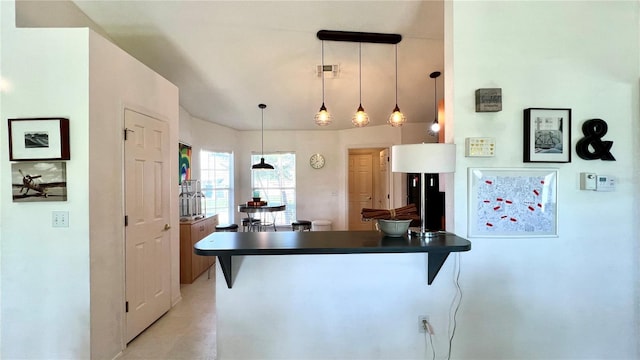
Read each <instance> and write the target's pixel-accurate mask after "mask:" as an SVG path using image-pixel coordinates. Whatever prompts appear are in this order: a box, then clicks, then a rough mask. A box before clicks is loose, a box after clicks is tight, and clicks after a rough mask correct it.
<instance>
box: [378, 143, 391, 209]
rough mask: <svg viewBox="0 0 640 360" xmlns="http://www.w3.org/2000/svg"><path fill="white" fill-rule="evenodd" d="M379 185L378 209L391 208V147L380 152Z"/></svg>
mask: <svg viewBox="0 0 640 360" xmlns="http://www.w3.org/2000/svg"><path fill="white" fill-rule="evenodd" d="M378 155H379V166H378V181H377V183H378V185H377V186H376V197H375V199H376V205H375V208H376V209H390V206H389V191H390V190H389V149H384V150H381V151H380V152H379V154H378Z"/></svg>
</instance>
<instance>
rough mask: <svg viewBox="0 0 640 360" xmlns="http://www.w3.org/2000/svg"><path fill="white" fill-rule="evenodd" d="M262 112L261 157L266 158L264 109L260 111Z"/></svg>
mask: <svg viewBox="0 0 640 360" xmlns="http://www.w3.org/2000/svg"><path fill="white" fill-rule="evenodd" d="M260 110H261V111H262V131H261V132H260V133H261V134H262V136H261V137H260V139H261V140H260V144H261V145H260V155H261V157H262V158H264V108H262V109H260Z"/></svg>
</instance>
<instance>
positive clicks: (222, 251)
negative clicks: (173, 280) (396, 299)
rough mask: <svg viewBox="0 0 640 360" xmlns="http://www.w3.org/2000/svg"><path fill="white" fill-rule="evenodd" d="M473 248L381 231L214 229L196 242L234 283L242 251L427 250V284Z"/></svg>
mask: <svg viewBox="0 0 640 360" xmlns="http://www.w3.org/2000/svg"><path fill="white" fill-rule="evenodd" d="M469 250H471V242H470V241H469V240H466V239H464V238H461V237H459V236H456V235H455V234H451V233H441V234H439V235H437V236H436V237H433V238H427V239H419V238H411V237H407V236H405V237H385V236H383V235H382V233H381V232H378V231H303V232H297V231H280V232H215V233H213V234H211V235H209V236H207V237H205V238H204V239H202V240H200V241H198V242H197V243H196V244H195V245H194V249H193V251H194V253H195V254H197V255H202V256H217V257H218V260H219V261H218V262H219V263H220V267H221V269H222V272H223V274H224V277H225V280H226V282H227V287H228V288H231V287H232V285H233V274H232V266H231V259H232V257H233V256H240V255H304V254H370V253H428V259H429V262H428V276H427V277H428V279H427V281H428V284H431V283H432V282H433V280H434V279H435V277H436V275H437V274H438V271H440V268H441V267H442V265H443V264H444V262H445V260H446V259H447V257H448V256H449V254H450V253H452V252H461V251H469Z"/></svg>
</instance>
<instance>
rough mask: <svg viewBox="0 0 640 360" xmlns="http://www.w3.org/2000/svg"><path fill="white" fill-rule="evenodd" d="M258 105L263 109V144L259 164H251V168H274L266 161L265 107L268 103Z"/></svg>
mask: <svg viewBox="0 0 640 360" xmlns="http://www.w3.org/2000/svg"><path fill="white" fill-rule="evenodd" d="M258 107H259V108H260V110H261V111H262V131H261V134H262V141H261V143H262V145H261V153H260V154H261V156H260V162H259V163H257V164H253V165H252V166H251V169H256V170H257V169H262V170H273V165H271V164H267V163H266V162H264V108H266V107H267V105H265V104H258Z"/></svg>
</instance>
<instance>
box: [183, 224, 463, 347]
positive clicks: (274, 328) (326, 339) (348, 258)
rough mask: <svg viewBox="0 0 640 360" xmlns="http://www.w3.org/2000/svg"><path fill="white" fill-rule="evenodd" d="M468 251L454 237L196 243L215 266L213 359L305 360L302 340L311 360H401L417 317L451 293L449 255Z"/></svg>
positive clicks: (285, 236) (361, 235) (284, 234)
mask: <svg viewBox="0 0 640 360" xmlns="http://www.w3.org/2000/svg"><path fill="white" fill-rule="evenodd" d="M470 249H471V243H470V242H469V241H468V240H466V239H463V238H461V237H458V236H456V235H454V234H442V235H440V236H438V237H436V238H434V239H431V241H428V242H427V241H424V240H422V241H421V240H420V239H416V238H408V237H398V238H388V237H383V236H382V233H380V232H376V231H311V232H291V231H279V232H238V233H222V232H217V233H214V234H211V235H210V236H208V237H206V238H204V239H202V240H201V241H199V242H198V243H196V245H195V246H194V252H195V253H196V254H198V255H208V256H217V257H218V261H216V262H217V263H218V264H220V266H217V268H216V271H215V277H216V285H215V286H216V291H215V293H216V295H215V296H216V300H215V301H216V331H217V346H218V349H217V355H218V359H310V358H311V357H310V356H309V354H310V351H311V350H310V348H309V347H308V345H306V343H305V341H301V339H307V341H308V339H312V341H313V343H314V344H315V345H314V346H313V352H314V354H315V357H313V358H315V359H321V358H322V359H364V358H369V359H370V358H373V355H372V354H378V358H402V357H403V356H404V355H408V354H409V352H410V351H412V350H411V349H410V347H407V346H406V343H407V339H412V338H414V337H416V336H419V335H421V334H419V333H418V332H417V330H416V329H417V321H418V316H419V315H423V314H428V315H431V316H432V319H433V321H435V322H436V323H437V321H438V319H437V316H438V315H439V314H441V313H442V312H441V310H440V311H439V310H437V309H442V308H443V307H445V308H447V307H448V306H449V304H450V302H451V298H450V297H448V296H447V297H442V296H433V294H437V293H439V292H442V289H443V288H444V289H451V290H452V291H453V290H454V285H453V284H452V283H451V282H450V275H451V274H454V277H455V274H456V271H455V269H456V264H459V261H460V260H461V259H462V258H464V256H456V257H453V256H449V255H450V254H451V253H457V254H463V252H466V251H469V250H470ZM447 258H450V261H445V260H446V259H447ZM232 259H233V260H232ZM436 274H439V275H438V277H437V278H436ZM445 275H446V276H445ZM427 284H432V285H431V286H428V285H427ZM231 286H233V288H231ZM391 324H403V325H402V326H397V325H391ZM390 326H392V327H390ZM363 336H364V337H366V338H373V339H384V342H383V343H379V342H374V343H368V342H364V343H363V342H362V341H361V340H359V339H361V338H362V337H363ZM399 349H401V350H399ZM405 350H406V351H407V354H405V353H403V351H405ZM267 353H269V354H271V356H269V357H266V356H265V354H267Z"/></svg>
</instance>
